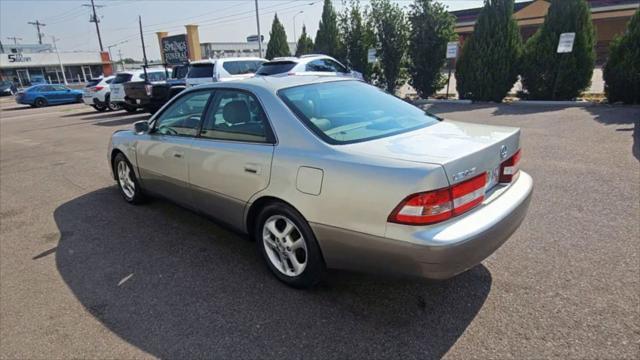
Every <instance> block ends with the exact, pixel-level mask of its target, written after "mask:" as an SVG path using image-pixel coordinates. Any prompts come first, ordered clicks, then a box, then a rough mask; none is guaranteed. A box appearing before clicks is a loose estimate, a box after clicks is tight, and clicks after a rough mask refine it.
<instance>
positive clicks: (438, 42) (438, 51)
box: [408, 0, 457, 98]
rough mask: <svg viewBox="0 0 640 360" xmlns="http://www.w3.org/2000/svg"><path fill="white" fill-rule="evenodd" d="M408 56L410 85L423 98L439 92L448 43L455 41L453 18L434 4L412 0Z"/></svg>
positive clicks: (443, 78) (426, 0)
mask: <svg viewBox="0 0 640 360" xmlns="http://www.w3.org/2000/svg"><path fill="white" fill-rule="evenodd" d="M408 17H409V23H410V24H411V32H410V36H409V50H408V55H409V59H410V63H409V74H410V75H411V79H410V80H409V81H410V84H411V86H413V88H414V89H416V91H417V92H418V95H420V97H422V98H427V97H429V96H431V95H432V94H433V93H435V92H436V91H437V90H438V89H440V88H442V86H443V85H444V83H445V80H446V79H445V77H444V76H443V75H442V72H441V69H442V67H443V66H444V64H445V60H446V59H445V57H446V56H445V53H446V51H447V42H449V41H452V40H455V39H456V38H457V35H456V33H455V31H454V27H455V23H456V20H455V17H454V16H453V15H451V14H450V13H449V12H448V11H447V9H446V7H445V6H444V5H442V4H440V3H438V2H436V1H433V0H415V1H414V3H413V4H411V6H410V10H409V16H408Z"/></svg>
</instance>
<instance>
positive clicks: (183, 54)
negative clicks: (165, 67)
mask: <svg viewBox="0 0 640 360" xmlns="http://www.w3.org/2000/svg"><path fill="white" fill-rule="evenodd" d="M162 54H163V55H164V62H165V63H167V64H169V65H178V64H184V63H186V62H187V61H189V47H188V46H187V35H185V34H181V35H173V36H166V37H163V38H162Z"/></svg>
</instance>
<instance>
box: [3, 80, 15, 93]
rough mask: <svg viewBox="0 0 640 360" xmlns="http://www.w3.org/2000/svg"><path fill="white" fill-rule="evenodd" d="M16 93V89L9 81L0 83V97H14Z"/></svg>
mask: <svg viewBox="0 0 640 360" xmlns="http://www.w3.org/2000/svg"><path fill="white" fill-rule="evenodd" d="M17 92H18V88H17V87H16V85H15V84H14V83H13V81H11V80H1V81H0V96H6V95H14V94H15V93H17Z"/></svg>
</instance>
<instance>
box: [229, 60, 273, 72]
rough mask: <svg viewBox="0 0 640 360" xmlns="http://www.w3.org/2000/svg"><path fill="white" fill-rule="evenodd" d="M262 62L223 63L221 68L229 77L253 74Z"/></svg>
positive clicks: (240, 61)
mask: <svg viewBox="0 0 640 360" xmlns="http://www.w3.org/2000/svg"><path fill="white" fill-rule="evenodd" d="M263 62H264V61H260V60H239V61H225V62H224V63H223V64H222V67H223V68H224V69H225V70H227V72H228V73H229V74H231V75H242V74H254V73H255V72H256V71H257V70H258V68H259V67H260V65H262V63H263Z"/></svg>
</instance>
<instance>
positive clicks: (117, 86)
mask: <svg viewBox="0 0 640 360" xmlns="http://www.w3.org/2000/svg"><path fill="white" fill-rule="evenodd" d="M167 73H168V75H169V76H171V69H167V70H165V69H164V68H150V69H147V76H148V79H145V75H144V70H132V71H123V72H119V73H117V74H116V76H115V78H114V79H113V81H111V84H109V87H110V88H111V97H110V99H109V101H110V102H111V103H114V104H115V105H117V106H120V107H122V108H123V109H125V110H127V112H135V111H136V110H137V109H138V108H137V107H134V106H130V105H128V104H127V101H126V99H125V97H126V94H125V92H124V86H123V84H124V83H127V82H129V81H145V80H148V81H149V82H151V83H153V82H158V81H165V80H167Z"/></svg>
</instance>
